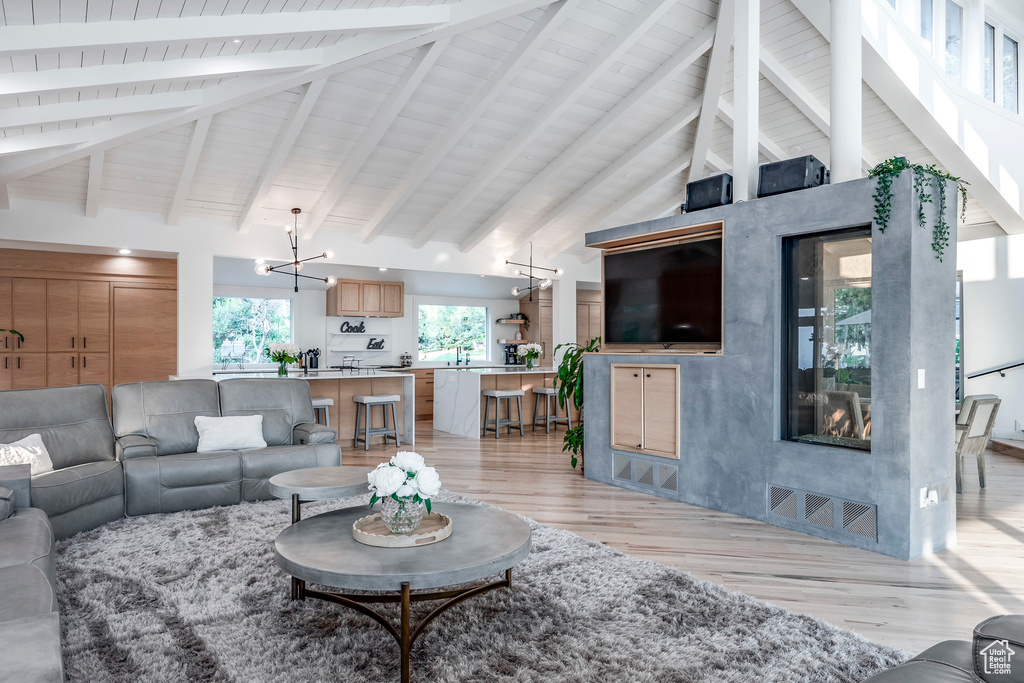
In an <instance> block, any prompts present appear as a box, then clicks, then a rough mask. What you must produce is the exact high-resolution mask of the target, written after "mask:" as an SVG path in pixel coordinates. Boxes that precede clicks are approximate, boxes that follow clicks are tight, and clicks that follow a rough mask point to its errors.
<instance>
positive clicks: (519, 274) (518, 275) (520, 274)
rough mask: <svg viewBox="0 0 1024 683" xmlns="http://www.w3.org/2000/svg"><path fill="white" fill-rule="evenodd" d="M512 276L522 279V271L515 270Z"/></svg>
mask: <svg viewBox="0 0 1024 683" xmlns="http://www.w3.org/2000/svg"><path fill="white" fill-rule="evenodd" d="M512 274H513V275H515V276H516V277H522V275H523V271H521V270H519V269H518V268H516V269H515V270H513V271H512Z"/></svg>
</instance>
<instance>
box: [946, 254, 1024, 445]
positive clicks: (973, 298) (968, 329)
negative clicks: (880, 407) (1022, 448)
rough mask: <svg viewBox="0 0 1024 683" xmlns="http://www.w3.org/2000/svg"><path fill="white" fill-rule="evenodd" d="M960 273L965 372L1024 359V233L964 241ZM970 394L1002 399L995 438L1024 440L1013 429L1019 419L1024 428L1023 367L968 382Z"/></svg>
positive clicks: (958, 261) (1020, 434) (958, 262)
mask: <svg viewBox="0 0 1024 683" xmlns="http://www.w3.org/2000/svg"><path fill="white" fill-rule="evenodd" d="M957 269H958V270H961V271H963V279H964V291H963V316H964V338H963V342H962V345H963V351H962V355H963V365H964V370H965V373H964V374H965V375H970V374H974V373H976V372H981V371H984V370H988V369H992V368H997V367H999V366H1002V365H1009V364H1011V363H1018V362H1021V361H1024V235H1010V236H1006V235H1003V236H1001V237H989V238H985V239H978V240H972V241H969V242H961V243H959V244H958V245H957ZM968 394H996V395H997V396H999V397H1000V398H1002V400H1003V402H1002V405H1001V406H1000V408H999V415H998V416H997V418H996V426H995V432H994V433H995V435H996V436H1003V437H1013V438H1019V439H1021V438H1024V433H1021V432H1020V431H1016V430H1015V429H1014V421H1018V422H1021V423H1022V424H1024V367H1022V368H1015V369H1013V370H1008V371H1006V377H1000V376H999V375H998V374H996V375H988V376H986V377H979V378H977V379H969V380H967V381H966V390H965V392H964V395H965V396H966V395H968Z"/></svg>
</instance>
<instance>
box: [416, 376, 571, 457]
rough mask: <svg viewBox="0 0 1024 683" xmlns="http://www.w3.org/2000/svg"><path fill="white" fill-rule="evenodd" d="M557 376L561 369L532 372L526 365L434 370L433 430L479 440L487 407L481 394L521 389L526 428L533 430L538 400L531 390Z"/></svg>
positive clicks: (552, 381) (545, 384) (548, 383)
mask: <svg viewBox="0 0 1024 683" xmlns="http://www.w3.org/2000/svg"><path fill="white" fill-rule="evenodd" d="M557 376H558V370H557V369H556V368H552V367H545V368H539V367H538V368H533V369H532V370H528V369H527V368H525V367H523V366H516V367H502V368H462V369H459V370H449V369H447V368H444V369H442V368H437V369H436V370H435V371H434V429H436V430H438V431H441V432H448V433H450V434H459V435H461V436H468V437H469V438H471V439H479V438H480V436H481V435H480V425H482V424H483V420H484V417H483V409H484V406H485V405H486V403H485V402H484V401H483V400H482V396H481V395H480V392H481V391H484V390H486V389H522V390H523V391H524V392H525V393H524V394H523V426H524V427H526V428H528V429H531V431H532V425H533V419H534V401H535V399H534V394H533V391H532V389H533V387H541V386H543V387H551V386H553V385H554V381H555V378H556V377H557ZM502 403H504V402H502ZM542 410H543V408H542ZM514 411H515V409H513V415H514V414H515V412H514Z"/></svg>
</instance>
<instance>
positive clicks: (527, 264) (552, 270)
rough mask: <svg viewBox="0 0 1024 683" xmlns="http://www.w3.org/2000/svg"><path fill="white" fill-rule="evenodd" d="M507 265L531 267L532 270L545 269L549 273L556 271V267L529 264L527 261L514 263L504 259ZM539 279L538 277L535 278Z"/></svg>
mask: <svg viewBox="0 0 1024 683" xmlns="http://www.w3.org/2000/svg"><path fill="white" fill-rule="evenodd" d="M505 265H507V266H523V267H524V268H533V269H534V270H546V271H548V272H550V273H557V272H558V268H545V267H543V266H531V265H530V264H529V263H516V262H515V261H505ZM537 279H540V278H537Z"/></svg>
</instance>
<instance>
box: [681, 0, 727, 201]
mask: <svg viewBox="0 0 1024 683" xmlns="http://www.w3.org/2000/svg"><path fill="white" fill-rule="evenodd" d="M735 9H736V3H735V0H722V2H720V3H719V4H718V24H717V26H716V29H715V45H714V47H712V48H711V58H710V59H709V60H708V69H707V72H706V74H705V76H704V91H703V94H702V95H701V98H702V104H701V108H700V119H699V120H698V121H697V133H696V134H695V135H694V138H693V163H692V164H690V169H689V174H688V176H687V179H686V182H687V183H690V182H693V181H694V180H698V179H700V178H701V177H702V176H703V175H704V164H705V162H706V161H707V155H708V147H709V146H710V144H711V134H712V132H714V129H715V119H716V118H717V115H718V102H719V100H721V98H722V83H723V82H724V81H725V68H726V66H727V65H728V63H729V52H730V50H731V49H732V41H733V33H734V30H733V29H734V26H735V21H736V17H735V14H736V12H735Z"/></svg>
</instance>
